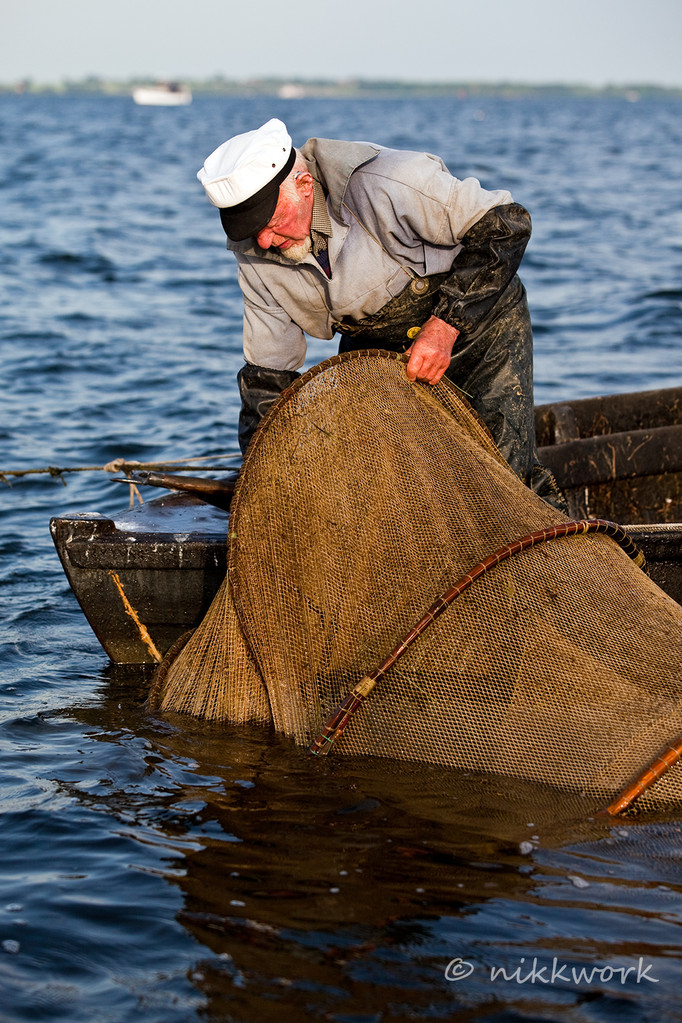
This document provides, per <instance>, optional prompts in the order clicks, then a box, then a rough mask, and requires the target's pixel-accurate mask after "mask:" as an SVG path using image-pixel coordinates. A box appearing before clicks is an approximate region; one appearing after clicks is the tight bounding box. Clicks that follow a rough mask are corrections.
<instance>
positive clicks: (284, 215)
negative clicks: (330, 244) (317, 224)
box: [256, 171, 313, 263]
mask: <svg viewBox="0 0 682 1023" xmlns="http://www.w3.org/2000/svg"><path fill="white" fill-rule="evenodd" d="M312 217H313V179H312V177H311V175H310V174H309V173H308V172H307V171H304V172H300V171H299V172H296V174H295V175H294V177H293V178H292V179H291V180H290V181H286V182H284V184H283V185H282V186H281V188H280V191H279V199H278V200H277V206H276V207H275V212H274V213H273V215H272V217H271V218H270V220H269V221H268V223H267V224H266V225H265V227H264V228H263V229H262V230H261V231H259V232H258V234H257V235H256V242H257V244H258V245H259V246H260V248H261V249H270V248H273V249H278V250H279V252H280V253H281V255H283V256H284V257H285V259H289V260H291V262H292V263H300V262H301V260H302V259H305V257H306V256H307V255H308V253H309V252H310V247H311V239H310V223H311V220H312Z"/></svg>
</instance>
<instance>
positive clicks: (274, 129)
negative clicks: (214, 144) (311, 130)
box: [197, 117, 292, 208]
mask: <svg viewBox="0 0 682 1023" xmlns="http://www.w3.org/2000/svg"><path fill="white" fill-rule="evenodd" d="M291 151H292V144H291V137H290V135H289V133H288V132H287V129H286V126H285V125H284V124H283V123H282V121H279V120H278V119H277V118H276V117H273V118H272V119H271V120H270V121H267V122H266V123H265V124H263V125H261V127H260V128H256V129H255V131H247V132H244V134H243V135H235V136H234V138H231V139H228V140H227V142H223V144H222V146H218V148H217V149H215V150H214V151H213V152H212V153H211V155H210V156H208V157H207V158H206V161H205V163H204V166H203V167H202V168H201V170H200V171H199V172H198V173H197V177H198V179H199V181H200V182H201V183H202V185H203V186H204V188H205V189H206V194H207V195H208V197H209V199H210V200H211V202H212V203H213V205H214V206H218V207H222V208H225V207H230V206H238V205H239V204H240V203H242V202H244V201H245V200H247V199H250V198H251V197H252V196H253V195H255V194H256V193H257V192H259V191H260V190H261V189H262V188H265V186H267V185H269V184H270V182H271V181H272V180H273V178H275V177H276V176H277V174H278V172H279V171H281V170H282V169H283V168H284V166H285V164H286V163H287V161H288V160H289V158H290V155H291Z"/></svg>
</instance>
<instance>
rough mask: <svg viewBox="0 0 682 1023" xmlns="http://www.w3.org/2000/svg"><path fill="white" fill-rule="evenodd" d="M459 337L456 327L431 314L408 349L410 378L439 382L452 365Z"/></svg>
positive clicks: (431, 382) (408, 373) (430, 382)
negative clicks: (453, 353) (451, 360)
mask: <svg viewBox="0 0 682 1023" xmlns="http://www.w3.org/2000/svg"><path fill="white" fill-rule="evenodd" d="M458 337H459V331H458V330H457V328H456V327H451V326H450V324H449V323H446V322H445V320H439V319H438V317H437V316H430V317H429V319H428V320H427V321H426V323H425V324H424V326H423V327H422V329H421V330H420V331H419V333H418V334H417V336H416V338H415V339H414V341H413V343H412V345H411V346H410V347H409V348H408V349H407V352H408V355H409V356H410V361H409V362H408V364H407V369H406V372H407V376H408V379H410V380H423V381H425V383H427V384H437V383H438V381H439V380H440V378H441V377H442V376H443V373H445V370H446V369H447V368H448V366H449V365H450V358H451V356H452V349H453V347H454V344H455V341H456V340H457V338H458Z"/></svg>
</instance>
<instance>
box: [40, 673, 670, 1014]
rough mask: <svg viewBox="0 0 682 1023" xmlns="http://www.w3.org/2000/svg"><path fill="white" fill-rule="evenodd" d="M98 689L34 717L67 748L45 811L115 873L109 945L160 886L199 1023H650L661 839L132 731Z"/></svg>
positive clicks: (104, 906) (666, 940)
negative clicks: (415, 1022)
mask: <svg viewBox="0 0 682 1023" xmlns="http://www.w3.org/2000/svg"><path fill="white" fill-rule="evenodd" d="M102 681H103V687H102V689H101V690H100V693H99V696H98V700H97V702H95V703H91V704H89V705H86V706H74V707H71V708H70V709H68V710H65V711H62V712H59V713H58V714H55V715H48V716H47V718H46V720H45V725H46V726H48V727H51V728H54V729H57V730H58V731H59V730H63V731H64V732H65V733H66V734H68V735H71V736H72V737H73V734H74V732H77V731H80V735H81V738H80V743H79V754H80V755H79V756H76V757H74V755H73V749H72V750H71V754H70V758H69V759H67V760H65V762H64V765H63V766H60V767H59V768H58V769H57V770H56V771H55V772H54V776H53V778H52V779H51V782H52V784H54V786H55V798H57V799H61V800H66V799H68V800H69V801H70V804H71V810H70V812H69V813H70V815H72V814H76V815H78V814H79V813H82V812H83V811H87V813H88V815H90V817H91V821H90V823H89V828H88V830H89V832H90V833H93V832H97V833H98V835H99V838H98V841H99V843H101V844H102V845H106V847H107V857H108V858H109V859H110V861H111V862H112V863H113V864H114V865H116V866H117V868H118V871H119V882H118V884H117V886H116V889H115V890H113V889H112V890H110V891H108V892H107V891H106V888H105V889H104V891H103V892H102V893H101V894H100V899H101V900H102V901H100V910H99V911H100V913H102V912H106V914H107V916H108V917H109V918H110V919H112V920H115V921H116V923H115V924H112V926H114V927H115V929H116V930H117V931H119V930H121V929H126V928H127V927H129V926H130V921H129V920H126V915H127V913H126V911H127V909H128V910H129V909H130V908H131V906H132V903H133V902H134V899H135V891H136V889H137V876H136V874H135V871H139V870H143V871H144V872H147V871H149V870H150V869H153V871H154V873H155V875H156V876H157V877H159V878H163V881H164V884H165V885H167V886H168V889H169V891H167V892H166V893H164V895H163V901H164V903H165V904H166V908H168V905H169V902H172V903H173V917H174V922H175V925H176V926H175V927H174V928H171V932H170V935H164V936H162V935H161V934H160V933H159V932H158V927H159V922H158V920H157V921H156V922H155V926H154V928H152V932H153V934H154V940H156V941H157V942H159V941H160V942H161V945H159V950H161V948H165V949H166V950H167V951H170V955H169V960H170V961H171V962H172V960H173V951H174V952H175V953H176V954H179V955H180V958H181V959H183V960H184V961H185V963H186V973H187V978H188V980H189V982H190V983H191V986H192V989H193V990H194V991H195V995H196V997H197V998H198V999H200V1004H201V1005H202V1006H203V1008H202V1018H208V1019H226V1020H227V1019H229V1020H232V1019H235V1020H245V1021H251V1020H258V1021H261V1020H264V1021H269V1020H273V1021H274V1020H277V1019H281V1018H282V1013H285V1014H286V1013H290V1014H293V1015H289V1016H286V1015H285V1018H292V1019H293V1018H301V1019H305V1018H320V1019H329V1020H335V1021H336V1020H338V1021H345V1020H362V1021H370V1020H384V1019H387V1020H394V1019H395V1020H402V1019H448V1018H451V1013H452V1012H453V1011H454V1010H455V1008H457V1007H459V1008H461V1009H462V1010H464V1009H466V1010H467V1013H468V1014H467V1016H466V1018H470V1019H489V1018H493V1017H491V1016H490V1013H491V1012H492V1011H494V1010H495V1008H496V1007H497V1008H499V1007H501V1006H505V1007H506V1008H505V1010H504V1013H503V1015H502V1016H497V1017H494V1018H500V1019H515V1018H527V1016H524V1014H527V1013H530V1014H531V1017H532V1014H533V1013H539V1014H541V1015H542V1014H547V1013H552V1012H554V1011H559V1009H561V1011H562V1012H568V1013H569V1015H568V1016H567V1017H566V1018H575V1019H578V1018H581V1019H582V1018H583V1017H582V1016H573V1015H570V1013H572V1012H573V1011H576V1012H577V1011H578V1009H579V1007H580V1006H582V1005H583V1004H584V1003H585V1002H589V1005H590V1015H589V1016H588V1017H587V1018H590V1019H602V1018H603V1019H607V1018H612V1015H613V1013H614V1012H616V1011H620V1010H619V1007H620V1008H622V1009H623V1011H625V1008H626V1007H627V1006H630V1007H632V1005H633V1004H638V1003H639V1001H640V1000H641V1001H642V1004H646V1005H647V1007H648V1009H649V1010H651V1009H652V1008H653V1007H654V1006H655V1007H656V1012H657V1014H658V1015H657V1017H656V1018H658V1019H665V1018H666V1014H667V1013H672V1011H673V1004H674V1000H675V998H676V995H675V991H676V984H675V983H674V978H675V976H676V971H677V970H679V957H678V956H677V955H676V954H675V953H673V952H672V951H671V950H672V949H674V948H675V946H676V944H677V942H678V925H679V907H680V903H679V880H680V858H681V856H682V830H681V829H680V827H679V825H678V824H676V823H672V822H671V821H670V820H667V821H666V820H665V819H664V818H659V819H658V820H654V819H653V818H648V819H647V820H646V821H645V822H633V821H620V822H618V823H616V824H614V823H613V822H610V821H604V820H603V819H598V818H596V819H595V818H594V817H593V816H592V814H593V811H594V809H595V807H594V806H593V805H591V804H589V803H584V802H583V800H581V798H580V797H576V796H568V795H566V794H564V793H560V792H557V791H554V790H552V789H549V788H544V787H541V786H536V785H530V784H523V783H521V784H520V783H518V782H512V781H511V780H509V779H504V778H490V777H486V776H479V775H469V774H466V775H463V774H456V773H454V772H452V771H449V770H443V769H439V768H434V767H430V766H429V767H423V766H421V765H414V764H412V765H410V764H403V763H394V762H389V761H383V760H379V759H370V758H367V759H365V758H346V757H343V756H338V755H337V756H333V757H331V758H329V759H328V760H319V759H314V758H310V757H308V756H307V754H306V753H305V751H303V750H301V749H299V748H297V747H295V746H294V745H292V744H291V743H290V742H288V741H286V740H283V739H281V738H279V737H277V736H274V735H272V734H271V733H270V732H269V731H267V730H264V729H260V728H248V727H245V728H229V729H225V728H219V727H216V726H209V725H205V724H200V723H198V722H193V721H186V720H184V719H174V720H171V721H169V720H162V719H158V718H154V717H150V716H148V715H147V714H146V713H145V710H144V705H143V701H144V692H145V679H144V678H143V677H142V676H141V675H140V674H138V673H137V672H135V671H131V670H130V669H120V668H119V669H117V668H111V669H109V670H108V671H107V672H106V675H105V676H104V677H103V680H102ZM88 763H92V764H96V765H97V767H96V771H95V774H94V775H92V774H91V773H90V772H89V771H88V769H87V764H88ZM92 815H94V816H95V817H99V821H97V820H94V819H92ZM122 841H123V845H120V843H121V842H122ZM117 844H118V845H120V848H119V849H117ZM150 848H151V849H153V850H154V855H155V858H156V861H157V862H156V865H155V866H154V867H153V868H151V867H150V865H149V864H147V865H146V866H143V865H142V864H141V863H140V862H139V855H140V854H139V850H141V849H147V850H148V849H150ZM131 853H133V862H130V856H131ZM126 858H127V859H128V862H127V864H126V865H127V867H129V868H130V867H132V869H133V872H134V873H133V875H132V877H130V878H125V877H124V879H123V880H122V881H121V879H120V876H121V869H122V868H123V865H124V862H125V861H126ZM123 874H125V870H123ZM172 892H176V894H177V896H178V899H173V896H172ZM81 909H82V906H81ZM87 916H88V915H87V914H86V918H87ZM96 916H97V914H96V913H94V912H93V913H92V916H90V921H91V923H90V927H91V928H92V924H93V923H94V920H95V919H96ZM143 917H144V912H143ZM179 925H181V927H182V929H183V930H184V932H185V935H186V937H189V938H191V939H192V940H193V943H194V953H193V954H188V949H189V948H190V947H192V946H191V945H188V942H187V941H186V940H179V937H178V926H179ZM148 931H149V922H147V923H146V924H144V923H143V924H142V934H143V935H145V938H146V940H149V937H150V936H151V935H150V934H149V933H147V932H148ZM138 937H139V935H138ZM93 941H94V942H95V944H96V942H97V931H96V930H94V933H91V934H90V942H91V943H92V942H93ZM121 955H122V952H121V950H120V949H119V952H118V955H117V959H119V960H120V958H121ZM135 955H136V953H135V950H134V949H133V948H131V947H129V948H128V950H127V951H126V952H125V953H123V957H124V960H125V959H127V958H128V957H130V958H131V960H132V961H133V962H134V960H135ZM459 960H461V962H458V961H459ZM587 967H589V970H588V971H587V973H585V972H583V973H580V972H579V971H580V970H581V969H583V968H587ZM448 968H449V974H448V976H449V977H450V979H446V969H448ZM552 968H553V969H554V975H555V977H556V978H558V979H555V981H554V983H548V982H547V978H548V977H551V975H552ZM69 969H71V967H70V968H69ZM595 970H596V971H597V972H595ZM491 971H492V975H491ZM573 971H576V972H575V973H574V972H573ZM609 971H610V972H609ZM171 973H172V971H171ZM460 974H461V979H459V980H458V979H455V978H456V977H458V976H459V975H460ZM638 974H639V980H638ZM493 977H494V979H493ZM623 977H624V978H625V983H623V982H622V979H623ZM524 978H525V979H524ZM543 978H544V979H543ZM182 1004H183V1005H184V1006H185V1011H186V1010H187V1008H188V1007H189V1006H190V1005H191V1004H192V998H191V996H190V995H189V994H188V993H187V991H184V992H183V994H182ZM516 1013H518V1014H519V1015H518V1016H517V1015H515V1014H516ZM169 1018H174V1017H172V1016H171V1017H169ZM462 1018H465V1017H462ZM532 1018H534V1017H532ZM543 1018H545V1016H543ZM552 1018H553V1017H552ZM562 1018H563V1017H562ZM642 1018H643V1017H642ZM651 1018H653V1017H651ZM670 1018H674V1017H673V1016H672V1015H671V1016H670Z"/></svg>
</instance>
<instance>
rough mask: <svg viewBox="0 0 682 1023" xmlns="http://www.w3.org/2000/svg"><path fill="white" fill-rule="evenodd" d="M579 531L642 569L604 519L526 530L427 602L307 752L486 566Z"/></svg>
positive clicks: (328, 738) (324, 742)
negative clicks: (609, 543) (604, 540)
mask: <svg viewBox="0 0 682 1023" xmlns="http://www.w3.org/2000/svg"><path fill="white" fill-rule="evenodd" d="M582 533H605V534H606V535H607V536H610V537H611V539H612V540H615V542H616V543H617V544H618V546H619V547H621V548H622V549H623V550H624V551H625V553H626V554H627V555H628V557H630V558H632V560H633V561H634V562H635V564H636V565H638V566H639V567H640V568H644V565H645V562H644V556H643V554H642V553H641V551H639V550H638V549H637V547H635V545H634V544H633V542H632V540H631V539H630V537H629V536H628V535H627V533H626V532H625V531H624V530H623V529H621V527H620V526H617V525H616V524H615V522H607V521H606V520H605V519H575V520H572V521H571V522H562V523H559V524H558V525H555V526H547V527H546V528H545V529H538V530H536V532H534V533H529V534H528V535H527V536H522V537H520V539H518V540H514V542H513V543H509V544H506V546H504V547H501V548H500V549H499V550H498V551H495V553H494V554H491V555H490V556H489V557H487V558H485V560H484V561H481V562H479V563H478V565H474V567H473V568H472V569H471V570H470V571H469V572H467V574H466V575H464V576H462V578H461V579H459V580H458V581H457V582H456V583H455V584H454V586H451V587H450V589H449V590H446V591H445V593H443V594H441V596H440V597H438V599H437V600H436V601H434V603H433V604H432V605H431V607H430V608H429V609H428V611H427V612H426V614H425V615H423V617H422V618H420V620H419V621H418V622H417V624H416V625H415V626H414V627H413V628H412V629H411V630H410V632H408V634H407V636H405V638H404V639H403V640H402V641H401V642H400V643H399V644H398V646H396V647H394V649H393V650H392V651H391V653H390V654H389V655H388V657H387V658H386V659H385V660H384V661H383V662H382V663H381V664H380V665H379V667H378V668H375V669H374V671H372V672H370V674H369V675H366V676H365V677H364V678H363V679H361V680H360V682H358V684H357V685H356V686H354V688H353V689H351V691H350V692H349V693H348V694H347V696H346V697H345V698H344V700H343V701H342V702H341V703H340V704H339V706H338V707H337V708H336V710H335V711H334V712H333V713H332V714H331V715H330V716H329V718H328V719H327V721H326V723H325V725H324V727H323V729H322V731H321V732H320V734H319V735H318V737H317V738H316V739H315V741H314V742H313V744H312V745H311V747H310V753H312V754H314V755H315V756H318V757H324V756H327V754H328V753H329V752H330V751H331V748H332V745H333V743H334V742H335V740H336V739H338V738H339V736H340V735H341V733H342V732H343V730H344V729H345V727H346V725H347V724H348V722H349V721H350V719H351V718H352V716H353V714H354V713H355V711H356V710H357V709H358V707H359V706H360V705H361V704H362V703H364V701H365V700H366V699H367V697H368V696H369V694H370V693H371V692H372V690H373V689H374V687H375V685H376V684H377V682H378V681H379V680H380V679H382V678H383V677H384V675H385V674H386V673H387V671H388V670H389V669H390V668H392V667H393V665H394V664H395V663H396V661H398V660H399V659H400V658H401V657H402V656H403V654H404V653H405V651H406V650H407V649H408V647H410V646H411V645H412V644H413V643H414V641H415V640H416V639H417V637H418V636H420V635H421V634H422V633H423V632H424V631H425V630H426V629H427V628H428V627H429V625H431V624H432V622H434V621H435V620H436V618H438V617H439V616H440V615H441V614H442V613H443V611H445V610H446V608H448V607H449V606H450V604H452V602H453V600H456V599H457V597H459V596H461V595H462V593H464V592H465V590H468V589H469V587H470V586H471V585H472V583H474V582H476V580H477V579H479V578H480V577H481V576H482V575H483V574H484V573H485V572H487V571H488V570H489V569H491V568H494V567H495V565H499V564H500V562H501V561H506V559H507V558H510V557H511V556H512V555H514V554H519V553H520V552H521V551H525V550H528V548H529V547H535V545H536V544H538V543H543V542H544V541H546V540H554V539H556V538H558V537H563V536H575V535H576V534H582Z"/></svg>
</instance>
